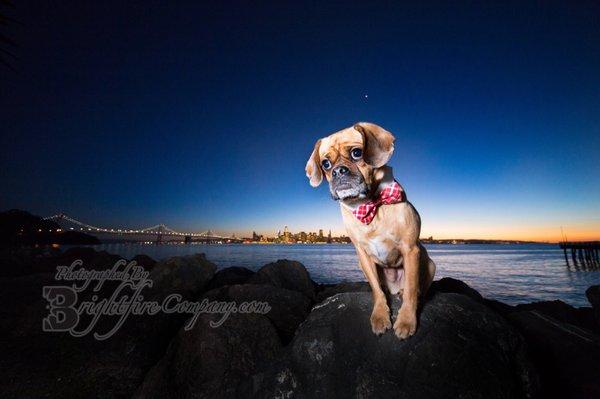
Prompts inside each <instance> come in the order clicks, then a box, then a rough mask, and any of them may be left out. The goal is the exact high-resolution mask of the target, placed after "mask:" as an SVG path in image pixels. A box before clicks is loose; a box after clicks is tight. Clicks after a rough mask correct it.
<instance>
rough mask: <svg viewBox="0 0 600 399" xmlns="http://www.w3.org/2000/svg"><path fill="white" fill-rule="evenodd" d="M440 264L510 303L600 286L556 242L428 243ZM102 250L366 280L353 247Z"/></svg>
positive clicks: (575, 300) (574, 301) (576, 301)
mask: <svg viewBox="0 0 600 399" xmlns="http://www.w3.org/2000/svg"><path fill="white" fill-rule="evenodd" d="M426 247H427V250H428V251H429V254H430V256H431V258H432V259H433V260H434V261H435V263H436V264H437V272H436V279H439V278H442V277H454V278H457V279H460V280H463V281H465V282H466V283H467V284H469V285H471V286H472V287H473V288H475V289H477V290H478V291H479V292H480V293H481V294H482V295H484V296H485V297H487V298H492V299H497V300H500V301H503V302H506V303H510V304H518V303H526V302H532V301H542V300H554V299H561V300H563V301H565V302H567V303H569V304H571V305H574V306H590V305H589V303H588V302H587V299H586V298H585V290H586V289H587V288H588V287H589V286H590V285H594V284H600V271H576V270H574V269H573V267H571V269H568V268H567V267H566V265H565V262H564V257H563V254H562V252H561V250H560V249H559V248H558V247H557V246H556V245H546V244H526V245H525V244H524V245H441V244H430V245H426ZM94 248H96V249H97V250H106V251H108V252H110V253H115V254H118V255H121V256H123V257H125V258H128V259H131V258H132V257H133V256H135V255H136V254H146V255H148V256H150V257H152V258H154V259H156V260H162V259H166V258H168V257H171V256H176V255H189V254H193V253H197V252H204V253H206V256H207V258H208V259H209V260H210V261H212V262H213V263H215V264H216V265H218V266H219V268H224V267H228V266H244V267H247V268H249V269H252V270H257V269H259V268H260V267H261V266H262V265H264V264H266V263H269V262H273V261H275V260H277V259H293V260H297V261H299V262H301V263H302V264H304V266H306V268H307V269H308V271H309V272H310V275H311V277H312V278H313V280H315V281H317V282H320V283H336V282H340V281H344V280H345V281H362V280H364V277H363V275H362V272H361V271H360V269H359V267H358V260H357V257H356V253H355V251H354V247H353V246H352V245H342V244H340V245H335V244H333V245H240V244H233V245H206V244H187V245H183V244H182V245H151V244H121V243H119V244H102V245H96V246H94Z"/></svg>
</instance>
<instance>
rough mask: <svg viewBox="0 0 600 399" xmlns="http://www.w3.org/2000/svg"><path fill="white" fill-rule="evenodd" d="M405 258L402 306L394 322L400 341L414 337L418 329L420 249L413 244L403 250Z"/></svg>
mask: <svg viewBox="0 0 600 399" xmlns="http://www.w3.org/2000/svg"><path fill="white" fill-rule="evenodd" d="M401 251H402V256H403V257H404V279H405V280H404V290H403V292H402V306H401V307H400V310H399V311H398V317H397V318H396V321H395V322H394V332H395V333H396V336H397V337H398V338H400V339H405V338H408V337H410V336H411V335H413V334H414V333H415V331H416V329H417V304H418V296H419V263H420V252H421V250H420V248H419V245H418V244H413V245H411V246H408V247H407V248H401Z"/></svg>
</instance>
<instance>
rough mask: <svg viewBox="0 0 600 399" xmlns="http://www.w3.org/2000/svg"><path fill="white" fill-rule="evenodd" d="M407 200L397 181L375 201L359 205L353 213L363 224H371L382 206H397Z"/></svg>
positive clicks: (380, 193) (382, 191) (385, 189)
mask: <svg viewBox="0 0 600 399" xmlns="http://www.w3.org/2000/svg"><path fill="white" fill-rule="evenodd" d="M405 200H406V196H405V194H404V190H403V189H402V187H401V186H400V184H398V182H397V181H394V183H393V184H392V185H390V186H388V187H386V188H384V189H383V190H381V191H380V192H379V196H378V198H377V199H376V200H375V201H371V202H367V203H366V204H362V205H359V206H358V208H356V209H355V210H353V211H352V213H353V214H354V216H356V218H357V219H358V220H359V221H360V222H361V223H363V224H369V223H371V221H372V220H373V218H374V217H375V215H376V214H377V208H379V206H380V205H390V204H397V203H398V202H402V201H405Z"/></svg>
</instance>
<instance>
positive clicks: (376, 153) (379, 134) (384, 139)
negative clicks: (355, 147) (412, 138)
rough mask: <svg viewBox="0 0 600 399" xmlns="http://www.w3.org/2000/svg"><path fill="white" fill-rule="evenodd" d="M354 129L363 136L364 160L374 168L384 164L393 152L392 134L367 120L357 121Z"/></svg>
mask: <svg viewBox="0 0 600 399" xmlns="http://www.w3.org/2000/svg"><path fill="white" fill-rule="evenodd" d="M354 129H355V130H358V131H359V132H360V134H362V136H363V143H364V148H363V159H364V160H365V162H366V163H368V164H369V165H372V166H373V167H375V168H380V167H382V166H383V165H385V164H386V163H387V161H389V160H390V157H391V156H392V153H393V152H394V140H395V139H394V136H393V135H392V134H391V133H390V132H388V131H387V130H385V129H384V128H382V127H381V126H378V125H376V124H374V123H369V122H359V123H357V124H356V125H354Z"/></svg>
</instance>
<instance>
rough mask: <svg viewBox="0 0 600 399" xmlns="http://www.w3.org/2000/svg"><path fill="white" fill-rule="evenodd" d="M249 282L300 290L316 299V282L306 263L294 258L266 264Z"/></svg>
mask: <svg viewBox="0 0 600 399" xmlns="http://www.w3.org/2000/svg"><path fill="white" fill-rule="evenodd" d="M248 283H250V284H270V285H274V286H275V287H280V288H285V289H288V290H292V291H298V292H301V293H302V294H304V295H306V296H307V297H309V298H310V299H311V300H314V299H315V283H314V282H313V281H312V280H311V279H310V275H309V274H308V271H307V270H306V268H305V267H304V265H302V263H300V262H296V261H293V260H287V259H280V260H278V261H277V262H273V263H269V264H266V265H264V266H263V267H261V268H260V269H259V270H258V272H257V273H256V274H255V275H254V276H252V277H251V278H250V279H249V280H248Z"/></svg>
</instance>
